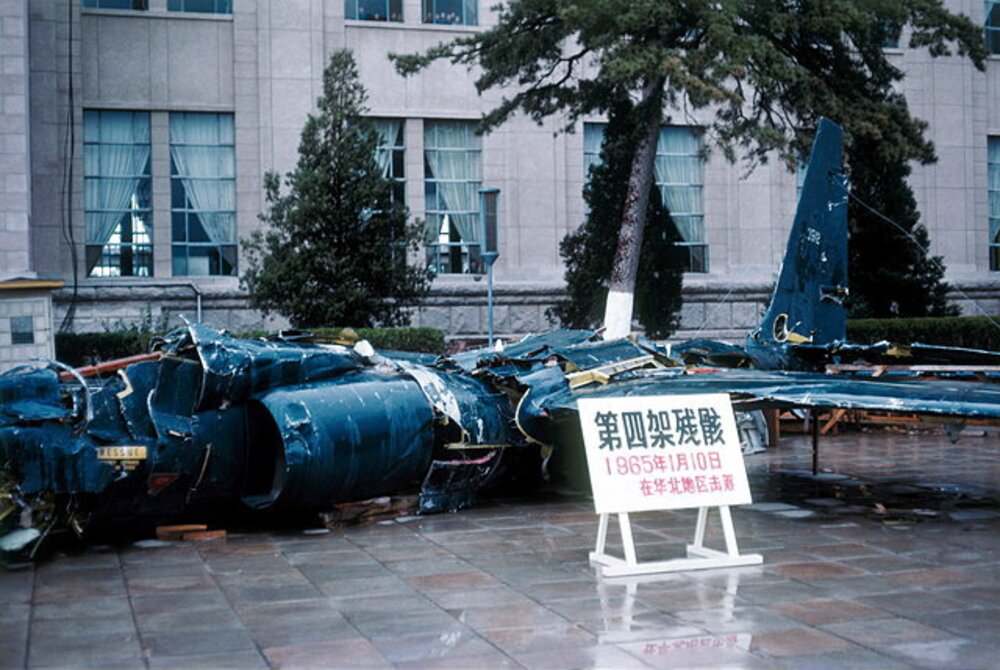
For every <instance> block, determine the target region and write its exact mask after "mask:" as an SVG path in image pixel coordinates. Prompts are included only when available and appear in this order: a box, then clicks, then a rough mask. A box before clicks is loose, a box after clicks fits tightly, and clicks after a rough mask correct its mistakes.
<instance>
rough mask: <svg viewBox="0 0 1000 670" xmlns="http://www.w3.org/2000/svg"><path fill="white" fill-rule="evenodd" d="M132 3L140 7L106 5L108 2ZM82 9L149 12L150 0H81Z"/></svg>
mask: <svg viewBox="0 0 1000 670" xmlns="http://www.w3.org/2000/svg"><path fill="white" fill-rule="evenodd" d="M126 3H127V4H131V5H141V6H140V7H135V6H133V7H106V6H102V5H106V4H126ZM80 8H81V9H106V10H112V11H116V12H148V11H149V0H80Z"/></svg>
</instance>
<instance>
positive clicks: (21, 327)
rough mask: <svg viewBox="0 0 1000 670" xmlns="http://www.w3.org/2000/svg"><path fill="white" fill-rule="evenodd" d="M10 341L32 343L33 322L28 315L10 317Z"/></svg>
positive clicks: (33, 336)
mask: <svg viewBox="0 0 1000 670" xmlns="http://www.w3.org/2000/svg"><path fill="white" fill-rule="evenodd" d="M10 343H11V344H34V343H35V323H34V320H33V319H32V317H30V316H14V317H11V319H10Z"/></svg>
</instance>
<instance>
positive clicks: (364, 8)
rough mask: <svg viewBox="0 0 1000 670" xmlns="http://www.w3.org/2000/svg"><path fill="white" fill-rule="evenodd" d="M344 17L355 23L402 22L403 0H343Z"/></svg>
mask: <svg viewBox="0 0 1000 670" xmlns="http://www.w3.org/2000/svg"><path fill="white" fill-rule="evenodd" d="M344 16H345V17H346V18H348V19H354V20H357V21H402V20H403V0H344Z"/></svg>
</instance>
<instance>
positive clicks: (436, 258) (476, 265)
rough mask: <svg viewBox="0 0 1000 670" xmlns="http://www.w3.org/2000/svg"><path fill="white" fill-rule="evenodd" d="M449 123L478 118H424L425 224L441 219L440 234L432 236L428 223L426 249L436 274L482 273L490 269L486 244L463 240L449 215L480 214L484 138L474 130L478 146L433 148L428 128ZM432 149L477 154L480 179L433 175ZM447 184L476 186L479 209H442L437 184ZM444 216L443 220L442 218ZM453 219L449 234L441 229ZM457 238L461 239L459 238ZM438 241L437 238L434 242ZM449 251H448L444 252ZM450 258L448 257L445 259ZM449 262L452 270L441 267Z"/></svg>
mask: <svg viewBox="0 0 1000 670" xmlns="http://www.w3.org/2000/svg"><path fill="white" fill-rule="evenodd" d="M436 123H437V124H448V123H462V124H467V125H468V126H473V125H475V123H476V122H475V121H468V120H462V119H447V120H444V119H442V120H428V121H424V180H423V181H424V219H425V221H426V224H425V225H428V224H429V223H430V222H431V221H433V220H437V222H438V223H437V227H436V228H435V230H437V231H438V233H437V234H436V235H431V233H430V232H429V231H430V230H431V228H430V226H429V225H428V228H427V230H428V233H427V240H426V241H425V244H424V249H425V252H426V259H427V264H428V265H429V266H430V267H431V268H432V270H433V271H434V273H435V274H436V275H450V276H461V275H481V274H484V273H485V272H486V268H485V266H484V265H483V263H482V243H481V242H464V241H462V240H461V233H460V232H459V231H458V229H457V227H456V226H455V225H454V224H453V223H451V222H450V217H448V215H449V214H458V215H470V214H475V215H476V216H477V217H478V216H479V197H478V193H479V190H480V189H481V188H482V187H483V170H482V167H483V143H482V137H481V136H480V135H476V134H475V133H472V136H473V137H475V138H476V142H475V146H472V147H469V146H466V147H437V146H434V147H431V145H430V144H429V143H428V141H427V137H428V127H433V126H434V124H436ZM431 151H439V152H441V151H443V152H464V153H466V154H469V155H474V156H475V158H474V159H473V160H474V161H475V163H474V164H475V165H477V166H478V169H477V170H475V172H476V173H477V174H478V175H479V176H478V178H477V179H439V178H437V177H433V176H430V175H432V174H433V171H432V170H431V169H430V167H429V161H428V158H427V154H428V153H429V152H431ZM443 183H456V184H468V185H470V186H473V185H474V187H475V190H476V194H477V197H476V199H475V209H473V210H458V209H438V208H437V206H438V205H439V204H440V196H439V194H438V190H437V184H443ZM432 188H433V190H434V196H433V202H434V207H432V206H431V201H432V198H430V197H429V196H428V193H429V192H430V190H431V189H432ZM438 217H440V219H438ZM446 219H447V220H448V221H449V229H448V232H447V233H442V232H441V230H443V229H444V224H445V220H446ZM445 235H447V236H448V241H447V242H445V241H442V238H443V237H444V236H445ZM456 237H457V239H455V238H456ZM431 240H436V241H431ZM443 249H444V250H446V251H443ZM445 259H447V260H445ZM446 263H447V267H448V268H449V270H448V271H444V270H442V269H441V268H442V267H445V264H446ZM456 266H458V267H461V268H462V270H461V271H458V272H455V271H453V270H452V268H454V267H456Z"/></svg>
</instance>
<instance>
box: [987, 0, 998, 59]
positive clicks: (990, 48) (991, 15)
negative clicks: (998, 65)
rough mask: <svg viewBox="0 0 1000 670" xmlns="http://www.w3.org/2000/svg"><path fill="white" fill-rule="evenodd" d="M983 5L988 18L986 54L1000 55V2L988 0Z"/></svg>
mask: <svg viewBox="0 0 1000 670" xmlns="http://www.w3.org/2000/svg"><path fill="white" fill-rule="evenodd" d="M983 4H984V13H983V15H984V16H985V17H986V21H985V22H984V29H985V33H986V52H987V53H991V54H1000V1H998V0H986V2H985V3H983Z"/></svg>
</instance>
